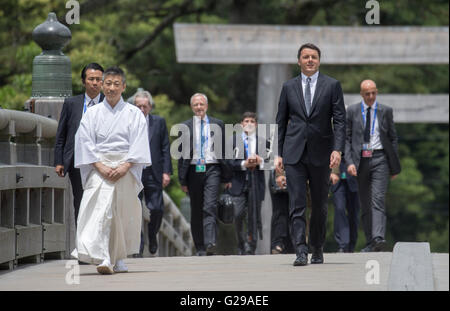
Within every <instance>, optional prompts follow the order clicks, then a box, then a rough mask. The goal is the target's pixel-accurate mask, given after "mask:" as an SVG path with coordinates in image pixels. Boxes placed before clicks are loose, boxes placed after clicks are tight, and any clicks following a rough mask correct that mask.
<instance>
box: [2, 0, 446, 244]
mask: <svg viewBox="0 0 450 311" xmlns="http://www.w3.org/2000/svg"><path fill="white" fill-rule="evenodd" d="M65 3H66V1H51V0H30V1H23V0H1V5H0V63H1V66H0V105H1V106H2V107H3V108H12V109H22V107H23V104H24V102H25V101H26V100H27V99H28V98H29V96H30V94H31V71H32V61H33V58H34V57H35V56H36V55H38V54H39V53H41V49H40V48H39V47H38V46H37V45H36V44H35V43H34V42H33V41H32V37H31V33H32V30H33V29H34V28H35V27H36V26H37V25H39V24H40V23H42V22H43V21H45V19H46V17H47V14H48V13H49V12H52V11H53V12H55V13H56V15H57V16H58V18H59V20H60V22H62V23H65V16H66V13H67V12H68V9H66V8H65ZM79 3H80V7H81V15H80V24H79V25H77V24H73V25H68V27H69V28H70V30H71V32H72V40H71V41H70V43H69V44H68V46H66V47H65V49H64V50H63V52H64V53H65V54H66V55H67V56H69V57H70V60H71V63H72V81H73V93H74V94H78V93H80V92H82V91H83V86H82V84H81V79H80V71H81V69H82V67H83V66H84V65H85V64H87V63H89V62H98V63H100V64H101V65H103V66H104V67H105V68H106V67H109V66H111V65H119V66H121V67H123V68H124V69H125V71H126V73H127V89H126V92H125V95H124V98H128V97H129V96H131V95H133V94H134V93H135V91H136V89H137V88H138V87H142V88H144V89H146V90H149V91H150V92H151V93H152V94H153V95H154V99H155V102H156V105H157V108H156V110H155V112H154V113H156V114H160V115H162V116H163V117H165V118H166V120H167V123H168V126H169V129H170V127H171V126H172V125H173V124H176V123H178V122H181V121H183V120H185V119H187V118H189V117H191V115H192V114H191V111H190V109H189V98H190V96H191V95H192V94H193V93H195V92H204V93H205V94H207V95H208V97H209V99H210V111H211V113H212V114H214V115H215V116H217V117H220V118H222V119H224V120H225V121H226V122H229V123H235V122H238V121H237V120H238V118H239V115H240V114H241V113H242V112H244V111H247V110H256V89H257V76H258V66H256V65H213V64H180V63H177V60H176V55H175V47H174V33H173V23H174V22H185V23H221V24H269V25H322V26H323V25H337V26H367V25H366V24H365V15H366V13H367V11H368V10H367V9H366V8H365V1H360V0H320V1H313V0H267V1H259V0H221V1H219V0H170V1H164V0H154V1H139V0H121V1H118V0H80V1H79ZM379 3H380V10H381V12H380V22H381V26H389V25H402V26H406V25H408V26H409V25H414V26H448V21H449V16H448V12H449V3H448V1H443V0H433V1H419V0H408V1H407V0H398V1H394V0H389V1H387V0H386V1H385V0H381V1H379ZM323 53H324V54H326V53H327V51H323ZM292 57H293V58H295V57H296V55H293V56H292ZM321 71H322V72H324V73H326V74H329V75H331V76H333V77H336V78H337V79H339V80H340V81H341V83H342V86H343V89H344V92H346V93H358V92H359V83H360V81H361V80H363V79H366V78H371V79H374V80H375V81H376V82H377V85H378V88H379V90H380V93H426V94H433V93H448V92H449V87H448V84H449V83H448V82H449V81H448V77H449V70H448V65H428V64H424V65H420V66H419V65H414V66H412V65H359V66H354V65H347V66H345V65H342V66H334V65H323V66H322V67H321ZM292 72H293V74H298V73H299V71H298V67H297V66H293V67H292ZM274 104H276V103H274ZM397 130H398V134H399V144H400V146H399V147H400V153H401V158H402V164H403V171H402V173H401V174H400V176H399V177H398V179H396V180H394V181H393V182H392V183H391V186H390V188H389V195H388V198H387V212H388V227H389V228H388V239H389V242H390V243H391V244H392V245H393V243H395V242H396V241H399V240H409V241H415V240H420V241H426V240H428V241H430V243H431V246H432V250H435V251H447V252H448V226H449V225H448V219H449V216H448V186H449V185H448V171H449V170H448V163H449V156H448V155H449V152H448V151H449V150H448V148H449V147H448V142H449V138H448V124H398V125H397ZM171 139H172V140H173V137H172V138H171ZM174 168H175V174H174V176H173V177H172V183H171V185H170V186H169V188H168V191H169V193H170V195H171V197H172V198H174V200H175V201H176V202H177V203H179V201H180V199H181V198H182V197H183V196H184V194H183V193H182V192H181V191H180V189H179V184H178V181H177V172H176V163H175V161H174ZM332 214H333V213H332V212H330V216H332ZM331 219H332V217H330V219H329V223H328V240H327V245H328V246H329V248H330V250H331V248H332V247H334V246H335V244H334V241H333V235H332V231H333V230H332V229H333V226H332V222H331V221H330V220H331ZM364 242H365V241H364V237H363V235H362V234H360V238H359V240H358V247H360V246H362V245H363V244H364Z"/></svg>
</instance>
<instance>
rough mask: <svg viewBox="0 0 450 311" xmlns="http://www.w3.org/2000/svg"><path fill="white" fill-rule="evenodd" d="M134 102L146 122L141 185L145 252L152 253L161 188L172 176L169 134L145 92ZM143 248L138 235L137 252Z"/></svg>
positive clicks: (161, 210) (155, 246)
mask: <svg viewBox="0 0 450 311" xmlns="http://www.w3.org/2000/svg"><path fill="white" fill-rule="evenodd" d="M134 104H135V105H136V107H138V108H139V109H141V111H142V113H143V114H144V116H145V119H146V120H147V124H148V139H149V143H150V155H151V159H152V165H151V166H148V167H146V168H144V171H143V172H142V184H143V185H144V196H145V203H146V205H147V208H148V210H149V212H150V222H149V224H148V239H149V251H150V253H151V254H152V255H153V254H155V253H156V251H157V250H158V241H157V238H156V235H157V234H158V231H159V229H160V227H161V222H162V218H163V213H164V202H163V188H165V187H167V185H169V183H170V175H172V161H171V158H170V144H169V133H168V131H167V125H166V120H164V118H162V117H160V116H156V115H152V114H151V111H152V110H153V109H154V103H153V99H152V96H151V94H150V93H149V92H147V91H140V92H138V93H136V95H135V97H134ZM141 195H142V194H141ZM143 250H144V243H143V239H142V238H141V249H140V253H141V254H142V252H143Z"/></svg>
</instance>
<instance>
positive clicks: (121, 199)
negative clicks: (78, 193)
mask: <svg viewBox="0 0 450 311" xmlns="http://www.w3.org/2000/svg"><path fill="white" fill-rule="evenodd" d="M147 133H148V130H147V122H146V121H145V118H144V115H143V114H142V112H141V111H140V110H139V109H138V108H136V107H135V106H133V105H130V104H128V103H126V102H124V101H123V99H122V98H121V99H120V101H119V103H117V105H116V106H115V107H114V109H113V108H111V106H110V105H109V104H108V103H107V102H106V99H105V101H104V102H102V103H100V104H98V105H95V106H94V107H92V108H89V109H88V110H87V111H86V113H85V114H84V116H83V118H82V120H81V123H80V127H79V129H78V131H77V133H76V135H75V167H78V168H80V171H81V178H82V183H83V189H84V192H83V198H82V200H81V204H80V212H79V215H78V227H77V235H76V249H75V250H74V251H73V252H72V256H74V257H75V258H78V259H79V260H81V261H84V262H89V263H95V264H99V263H101V262H103V260H105V259H109V260H110V262H111V263H112V264H114V263H115V262H117V260H119V259H124V258H126V257H127V255H130V254H135V253H138V252H139V244H140V232H141V223H142V218H141V217H142V210H141V204H140V201H139V199H138V197H137V196H138V193H139V192H140V191H141V190H142V188H143V187H142V183H141V175H142V168H143V167H144V166H147V165H149V164H151V160H150V148H149V142H148V134H147ZM98 161H101V162H102V163H103V164H105V165H107V166H109V167H117V166H118V165H120V163H123V162H131V163H133V165H132V167H131V168H130V170H129V171H128V173H127V174H126V175H125V176H124V177H122V178H120V179H119V180H118V181H116V182H115V183H112V182H110V181H108V180H106V179H104V178H103V177H102V176H101V175H100V174H99V173H98V172H97V170H96V169H95V168H94V167H93V163H95V162H98Z"/></svg>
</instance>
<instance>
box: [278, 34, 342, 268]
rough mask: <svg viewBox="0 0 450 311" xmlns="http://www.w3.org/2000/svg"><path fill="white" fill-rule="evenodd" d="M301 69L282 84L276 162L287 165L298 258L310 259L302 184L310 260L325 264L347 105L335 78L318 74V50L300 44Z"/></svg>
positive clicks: (298, 262) (303, 262)
mask: <svg viewBox="0 0 450 311" xmlns="http://www.w3.org/2000/svg"><path fill="white" fill-rule="evenodd" d="M297 57H298V64H299V66H300V68H301V74H300V75H299V76H297V77H295V78H293V79H291V80H289V81H287V82H285V83H284V85H283V88H282V90H281V95H280V102H279V105H278V113H277V118H276V122H277V124H278V155H279V156H278V157H277V158H275V167H276V169H277V171H278V172H279V173H281V171H282V169H283V166H284V168H285V170H286V179H287V187H288V192H289V209H290V217H291V219H290V220H291V228H292V233H293V239H294V241H295V246H294V247H295V249H296V255H297V258H296V260H295V261H294V266H304V265H307V263H308V256H307V254H308V246H307V245H306V236H305V227H306V218H305V214H306V213H305V211H306V185H307V182H308V181H309V187H310V191H311V201H312V211H311V221H310V235H309V246H310V248H311V252H312V257H311V263H312V264H318V263H323V244H324V242H325V234H326V232H325V231H326V218H327V198H328V184H329V178H330V168H333V167H337V166H338V165H339V164H340V161H341V154H342V152H343V150H344V147H345V106H344V99H343V94H342V88H341V85H340V83H339V81H337V80H335V79H333V78H331V77H328V76H326V75H324V74H321V73H319V66H320V49H319V48H318V47H317V46H315V45H314V44H310V43H308V44H304V45H302V46H301V47H300V49H299V51H298V55H297Z"/></svg>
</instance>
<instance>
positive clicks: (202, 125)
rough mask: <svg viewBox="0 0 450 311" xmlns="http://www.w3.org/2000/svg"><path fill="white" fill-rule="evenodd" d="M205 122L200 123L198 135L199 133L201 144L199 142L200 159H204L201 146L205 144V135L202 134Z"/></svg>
mask: <svg viewBox="0 0 450 311" xmlns="http://www.w3.org/2000/svg"><path fill="white" fill-rule="evenodd" d="M204 124H205V121H203V119H202V120H201V121H200V133H201V142H200V158H202V159H204V158H205V157H204V155H203V144H204V143H205V135H204V134H203V129H204Z"/></svg>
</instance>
